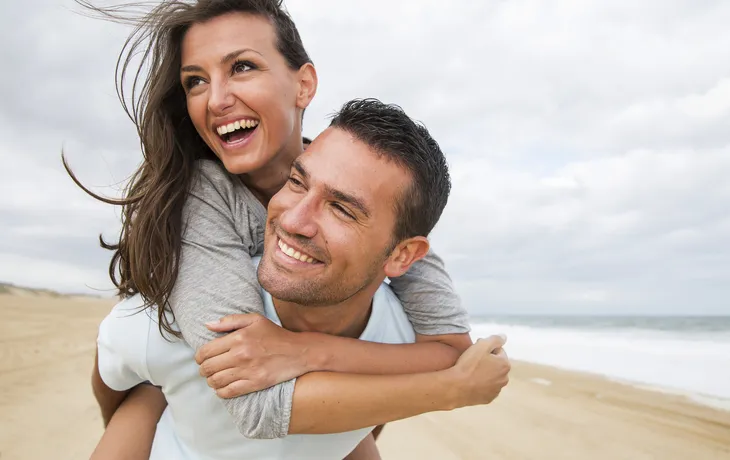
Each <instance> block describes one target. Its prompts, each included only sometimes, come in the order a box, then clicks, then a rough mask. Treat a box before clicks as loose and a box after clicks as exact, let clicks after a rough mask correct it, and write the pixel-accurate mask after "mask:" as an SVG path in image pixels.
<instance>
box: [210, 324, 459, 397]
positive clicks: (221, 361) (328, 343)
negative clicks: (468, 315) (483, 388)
mask: <svg viewBox="0 0 730 460" xmlns="http://www.w3.org/2000/svg"><path fill="white" fill-rule="evenodd" d="M208 327H210V328H211V329H213V330H215V331H217V332H227V331H233V332H231V333H230V334H228V335H226V336H224V337H221V338H219V339H216V340H214V341H212V342H210V343H209V344H207V345H205V346H203V347H201V348H200V349H199V350H198V352H197V354H196V360H197V362H198V363H199V364H201V366H200V373H201V375H203V376H204V377H206V378H208V384H209V385H210V386H211V388H213V389H215V390H216V391H217V393H218V395H219V396H221V397H223V398H232V397H236V396H239V395H241V394H245V393H251V392H254V391H259V390H261V389H263V388H268V387H270V386H272V385H274V384H276V383H278V382H281V381H285V380H288V379H290V378H293V377H298V376H300V375H303V374H306V373H308V372H315V371H331V372H344V373H351V374H372V375H380V374H383V375H384V374H412V373H417V372H430V371H437V370H442V369H446V368H449V367H451V366H453V365H454V363H455V362H456V360H457V359H458V357H459V355H460V354H461V350H457V349H455V348H453V347H450V346H445V345H444V344H441V343H435V342H431V343H413V344H397V345H395V344H385V343H376V342H367V341H364V340H358V339H351V338H346V337H338V336H334V335H328V334H321V333H317V332H291V331H288V330H286V329H283V328H281V327H279V326H277V325H276V324H274V323H272V322H271V321H270V320H268V319H267V318H265V317H263V316H261V315H253V314H250V315H232V316H227V317H224V318H223V319H222V320H221V321H220V322H218V323H213V324H210V325H209V326H208ZM455 337H458V336H455ZM462 338H463V339H464V342H466V346H463V347H462V348H463V349H466V348H468V347H469V346H470V345H471V339H470V338H469V335H468V334H463V335H462Z"/></svg>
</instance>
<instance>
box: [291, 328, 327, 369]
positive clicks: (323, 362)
mask: <svg viewBox="0 0 730 460" xmlns="http://www.w3.org/2000/svg"><path fill="white" fill-rule="evenodd" d="M297 335H298V336H299V340H300V342H301V350H302V352H303V359H304V369H305V371H306V372H318V371H335V369H332V360H333V354H332V352H331V348H332V347H329V346H327V345H328V344H327V340H326V338H327V337H323V336H324V334H320V333H317V332H299V333H297Z"/></svg>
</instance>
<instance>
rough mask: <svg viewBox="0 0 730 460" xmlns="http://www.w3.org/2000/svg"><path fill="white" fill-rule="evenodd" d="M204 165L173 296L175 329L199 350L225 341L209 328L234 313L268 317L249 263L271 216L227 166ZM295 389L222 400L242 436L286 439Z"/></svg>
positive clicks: (191, 198) (187, 210) (186, 219)
mask: <svg viewBox="0 0 730 460" xmlns="http://www.w3.org/2000/svg"><path fill="white" fill-rule="evenodd" d="M198 166H199V174H198V175H197V177H195V178H194V179H193V183H192V186H191V189H190V192H189V194H188V198H187V200H186V203H185V206H184V209H183V221H182V222H183V235H182V248H181V253H180V264H179V272H178V277H177V280H176V282H175V286H174V288H173V290H172V293H171V295H170V306H171V307H172V311H173V313H174V315H175V321H176V323H177V326H178V327H179V328H180V331H181V333H182V335H183V338H184V339H185V341H186V342H187V343H188V344H189V345H190V346H191V347H193V348H194V349H195V350H197V349H199V348H200V347H201V346H203V345H205V344H206V343H208V342H210V341H211V340H213V339H215V338H217V337H220V336H221V334H218V333H215V332H211V331H210V330H209V329H208V328H206V327H205V323H206V322H210V321H217V320H219V319H220V318H222V317H223V316H226V315H231V314H239V313H260V314H264V307H263V300H262V298H261V288H260V285H259V283H258V279H257V276H256V268H255V266H254V263H253V261H252V260H251V258H252V256H254V255H256V254H258V253H260V249H261V247H262V245H263V233H264V226H265V214H264V213H265V211H264V210H263V208H262V210H261V211H259V212H257V210H256V206H260V204H259V203H257V202H256V203H255V202H254V201H253V200H255V197H254V196H253V194H251V192H250V191H249V190H248V189H247V188H246V187H245V186H244V185H243V183H242V182H241V181H240V180H238V178H236V177H235V176H232V175H230V174H229V173H228V172H227V171H226V170H225V169H224V168H223V166H222V165H220V164H218V163H217V162H213V161H209V160H203V161H200V162H199V163H198ZM294 383H295V381H294V380H293V379H292V380H290V381H288V382H284V383H281V384H279V385H275V386H273V387H271V388H268V389H266V390H262V391H259V392H256V393H251V394H248V395H245V396H241V397H238V398H234V399H222V402H223V404H224V406H225V407H226V409H227V410H228V412H229V413H230V414H231V416H232V417H233V418H234V421H235V423H236V425H237V427H238V429H239V431H240V432H241V433H242V434H243V435H244V436H246V437H248V438H256V439H272V438H279V437H284V436H286V435H287V433H288V431H289V419H290V416H291V405H292V401H293V394H294ZM211 391H212V390H211Z"/></svg>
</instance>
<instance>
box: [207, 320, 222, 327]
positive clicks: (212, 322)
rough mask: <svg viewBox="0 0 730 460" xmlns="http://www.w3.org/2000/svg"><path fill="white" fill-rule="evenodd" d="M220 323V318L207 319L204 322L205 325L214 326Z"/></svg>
mask: <svg viewBox="0 0 730 460" xmlns="http://www.w3.org/2000/svg"><path fill="white" fill-rule="evenodd" d="M220 323H221V322H220V320H217V321H208V322H207V323H205V325H206V326H215V325H217V324H220Z"/></svg>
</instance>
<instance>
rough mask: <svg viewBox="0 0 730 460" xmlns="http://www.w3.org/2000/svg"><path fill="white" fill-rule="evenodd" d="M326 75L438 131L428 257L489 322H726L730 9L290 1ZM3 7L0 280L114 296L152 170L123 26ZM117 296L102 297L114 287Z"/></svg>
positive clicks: (722, 5) (60, 11) (332, 105)
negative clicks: (102, 243) (125, 218)
mask: <svg viewBox="0 0 730 460" xmlns="http://www.w3.org/2000/svg"><path fill="white" fill-rule="evenodd" d="M287 5H288V8H289V10H290V11H291V13H292V15H293V17H294V19H295V20H296V22H297V24H298V26H299V29H300V32H301V34H302V37H303V39H304V41H305V45H306V46H307V48H308V50H309V52H310V54H311V55H312V57H313V59H314V61H315V63H316V65H317V69H318V72H319V76H320V88H319V91H318V95H317V97H316V99H315V102H314V103H313V105H312V106H311V107H310V109H309V110H308V111H307V117H306V123H305V132H306V134H308V135H316V133H317V132H319V131H320V130H321V129H322V128H323V127H325V126H326V124H327V115H328V114H330V113H332V112H333V111H334V110H335V109H336V108H337V107H339V106H340V105H341V104H342V103H343V102H345V101H347V100H349V99H351V98H354V97H379V98H381V99H383V100H385V101H388V102H396V103H398V104H400V105H401V106H403V107H404V108H405V109H406V111H407V112H408V113H409V114H411V115H412V116H413V117H414V118H417V119H419V120H422V121H423V122H425V123H426V125H427V126H428V127H429V129H430V130H431V131H432V133H433V134H434V136H435V137H436V138H437V139H438V140H439V142H440V144H441V145H442V147H443V149H444V151H445V152H446V153H447V156H448V159H449V161H450V163H451V165H452V178H453V182H454V191H453V195H452V198H451V200H450V204H449V207H448V208H447V211H446V213H445V215H444V217H443V219H442V222H440V224H439V226H438V227H437V229H436V231H435V233H434V235H433V241H434V246H435V248H436V249H437V250H438V251H439V252H440V253H441V254H442V255H443V256H444V257H445V258H446V260H447V262H448V266H449V269H450V271H451V273H452V274H453V277H454V279H455V281H456V283H457V285H458V287H459V290H460V292H461V293H462V296H463V298H464V300H465V303H466V304H467V305H468V307H469V308H470V310H471V311H472V312H473V313H475V314H490V313H496V312H511V313H524V312H529V313H536V312H539V313H551V312H560V313H611V312H616V313H637V314H638V313H647V314H648V313H651V314H658V313H725V314H727V313H730V304H728V303H727V302H726V301H725V300H724V299H727V298H728V296H729V295H730V283H727V280H728V279H730V237H729V236H728V235H730V217H728V216H730V212H729V211H730V185H728V184H730V181H728V180H727V177H728V176H729V175H730V131H729V130H728V129H727V126H730V35H729V34H727V33H726V27H727V24H728V23H729V22H730V4H729V3H728V2H722V1H710V0H703V1H696V0H695V1H690V0H672V1H660V0H649V1H644V2H624V1H618V2H609V1H588V2H572V1H568V0H558V1H555V2H542V1H537V0H513V1H509V2H505V1H496V0H494V1H485V2H470V1H466V0H464V1H458V2H451V3H448V2H437V1H432V0H428V1H424V0H420V1H416V0H402V1H399V2H393V1H391V0H389V1H385V0H373V1H369V2H359V3H358V2H355V3H353V2H339V1H334V0H327V1H324V0H323V1H317V2H313V1H312V0H306V1H305V0H290V1H288V2H287ZM74 10H76V11H78V8H77V7H75V6H74V4H73V2H70V1H68V0H64V1H63V2H60V4H59V2H56V1H51V0H36V1H35V2H34V7H33V9H31V10H29V9H28V8H27V7H23V5H21V4H20V3H18V2H15V3H13V2H6V3H5V4H3V5H2V6H0V18H1V19H0V26H1V27H0V39H1V40H3V42H4V43H13V44H17V46H15V45H14V46H8V47H5V49H4V50H3V62H5V63H11V65H10V66H9V70H6V71H5V72H3V73H2V74H0V98H2V100H3V104H2V106H1V107H0V161H2V164H3V168H0V192H2V193H0V222H1V223H0V232H2V233H1V235H2V238H1V239H0V240H1V241H0V263H1V266H2V270H0V279H5V280H7V281H13V282H17V283H24V284H30V285H34V286H47V287H53V288H57V289H61V290H67V291H79V290H84V289H87V288H85V286H87V285H89V286H94V287H102V285H104V286H106V287H108V286H109V283H108V281H105V276H106V264H107V261H108V257H109V253H108V252H107V251H103V250H101V249H99V248H98V246H97V242H96V237H97V236H98V234H99V233H102V232H103V233H104V234H105V235H109V236H113V235H114V234H115V232H117V231H118V228H119V225H118V210H115V209H114V208H113V207H111V206H108V205H104V204H101V203H97V202H95V201H93V200H91V199H90V198H88V197H86V196H85V195H84V194H83V192H81V191H80V190H78V189H77V188H76V187H75V186H74V185H73V183H71V181H70V180H69V179H68V178H67V177H66V176H65V173H64V172H63V170H62V169H61V168H60V158H59V154H60V149H61V146H63V147H64V149H65V151H66V152H67V155H68V157H69V160H70V161H71V164H72V166H73V167H74V170H75V171H76V172H77V173H78V175H79V177H80V178H81V179H82V180H83V181H84V182H85V183H88V184H91V185H93V186H95V190H97V191H100V192H102V193H105V194H108V195H118V193H119V190H120V187H121V185H122V184H123V182H124V180H125V178H126V177H128V175H129V174H130V173H131V172H132V171H133V169H134V167H135V166H136V165H137V164H138V162H139V161H140V160H141V158H140V154H139V147H138V144H137V140H136V137H135V131H134V127H133V126H132V124H131V123H130V122H129V120H127V119H126V116H125V115H124V113H123V112H122V110H121V108H120V106H119V102H118V101H117V99H116V93H115V88H114V75H113V72H114V64H115V60H116V57H117V53H118V51H119V49H120V47H121V45H122V43H123V41H124V38H125V37H126V34H127V32H128V29H126V28H125V27H122V26H118V25H112V24H109V23H105V22H102V21H97V20H92V19H88V18H85V17H82V16H80V15H78V14H75V13H73V11H74ZM105 283H106V284H105Z"/></svg>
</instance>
